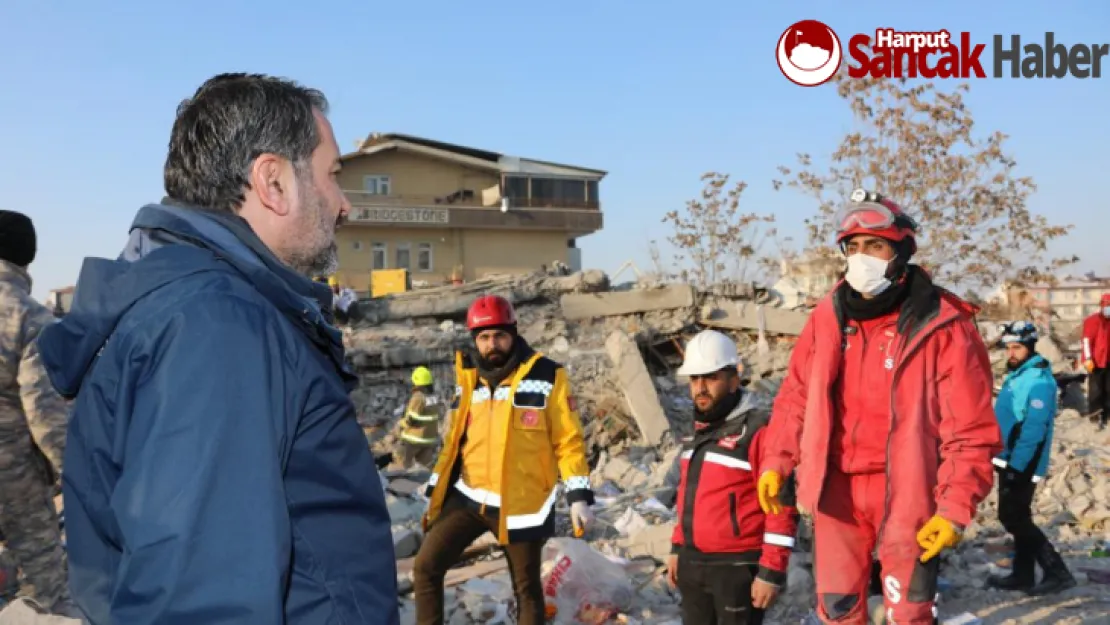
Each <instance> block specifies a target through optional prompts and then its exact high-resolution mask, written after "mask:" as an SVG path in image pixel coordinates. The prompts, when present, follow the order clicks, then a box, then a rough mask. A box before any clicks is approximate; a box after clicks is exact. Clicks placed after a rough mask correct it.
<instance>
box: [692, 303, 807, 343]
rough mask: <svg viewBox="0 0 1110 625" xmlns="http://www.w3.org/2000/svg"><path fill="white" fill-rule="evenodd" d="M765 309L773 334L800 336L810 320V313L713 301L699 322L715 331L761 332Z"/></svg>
mask: <svg viewBox="0 0 1110 625" xmlns="http://www.w3.org/2000/svg"><path fill="white" fill-rule="evenodd" d="M760 308H762V311H763V315H764V318H765V321H766V327H765V331H766V332H767V333H769V334H779V335H786V336H797V335H799V334H801V333H802V328H804V327H805V325H806V320H808V319H809V313H808V312H802V311H797V310H786V309H783V308H771V307H768V306H766V305H764V304H757V303H755V302H753V301H738V300H728V299H723V298H712V299H710V300H708V301H706V302H705V303H704V304H703V305H702V307H701V309H700V310H699V312H698V322H699V323H701V324H703V325H706V326H709V327H711V328H723V329H728V330H757V329H758V328H759V325H760V324H759V314H760Z"/></svg>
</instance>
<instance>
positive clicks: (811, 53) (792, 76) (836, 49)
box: [775, 20, 844, 87]
mask: <svg viewBox="0 0 1110 625" xmlns="http://www.w3.org/2000/svg"><path fill="white" fill-rule="evenodd" d="M775 58H776V60H777V62H778V64H779V70H781V71H782V75H783V76H786V78H787V80H789V81H790V82H792V83H794V84H795V85H800V86H802V87H816V86H817V85H823V84H825V83H827V82H828V81H829V80H831V79H832V77H833V76H835V75H836V72H837V70H839V69H840V62H841V60H842V59H843V58H844V51H843V49H842V48H841V46H840V37H837V35H836V32H834V31H833V29H831V28H829V27H828V26H826V25H825V24H824V23H823V22H818V21H817V20H802V21H800V22H797V23H795V24H791V25H790V27H789V28H787V29H786V30H784V31H783V33H782V35H781V36H779V44H778V47H777V48H776V52H775Z"/></svg>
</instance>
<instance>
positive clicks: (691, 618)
mask: <svg viewBox="0 0 1110 625" xmlns="http://www.w3.org/2000/svg"><path fill="white" fill-rule="evenodd" d="M757 571H758V567H756V566H755V565H753V564H731V563H723V562H722V563H718V562H705V561H704V560H703V561H699V560H696V559H691V558H690V557H689V556H688V555H687V554H686V553H685V552H681V553H679V555H678V590H679V592H681V593H682V625H761V624H762V623H763V610H757V609H755V608H753V607H752V580H754V579H755V574H756V572H757Z"/></svg>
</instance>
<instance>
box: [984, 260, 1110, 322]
mask: <svg viewBox="0 0 1110 625" xmlns="http://www.w3.org/2000/svg"><path fill="white" fill-rule="evenodd" d="M1004 292H1005V294H1006V304H1007V307H1008V308H1009V310H1010V314H1011V315H1012V316H1015V318H1019V316H1020V313H1022V312H1023V311H1030V312H1032V313H1033V314H1034V316H1035V317H1038V318H1040V319H1043V321H1044V322H1045V323H1046V324H1051V325H1052V327H1053V328H1054V329H1055V330H1056V332H1058V333H1060V334H1067V333H1069V332H1073V331H1075V330H1077V329H1078V328H1079V327H1080V326H1082V324H1083V320H1084V319H1086V318H1087V317H1089V316H1090V315H1093V314H1094V313H1096V312H1097V311H1098V303H1099V299H1101V298H1102V294H1103V293H1110V278H1102V277H1098V276H1095V275H1094V274H1087V275H1085V276H1081V277H1072V276H1068V277H1065V278H1062V279H1060V280H1057V281H1056V283H1055V284H1052V285H1026V286H1021V285H1008V286H1007V287H1006V288H1005V290H1004ZM1038 313H1039V314H1038Z"/></svg>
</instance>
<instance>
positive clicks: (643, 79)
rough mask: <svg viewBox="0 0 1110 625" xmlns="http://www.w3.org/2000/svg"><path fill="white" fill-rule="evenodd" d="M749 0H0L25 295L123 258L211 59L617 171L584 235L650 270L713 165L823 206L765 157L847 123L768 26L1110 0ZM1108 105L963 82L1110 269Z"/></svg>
mask: <svg viewBox="0 0 1110 625" xmlns="http://www.w3.org/2000/svg"><path fill="white" fill-rule="evenodd" d="M748 4H749V3H742V2H727V1H724V0H717V1H712V2H709V1H706V2H701V1H688V2H681V3H680V2H675V1H671V2H662V1H658V0H651V1H639V2H630V1H620V0H591V1H582V0H569V1H564V2H558V3H535V2H519V1H516V2H507V1H503V0H496V1H494V0H488V1H485V2H474V3H461V2H454V1H450V2H449V1H446V0H437V1H425V2H354V1H347V2H335V1H327V0H324V1H318V2H290V1H288V0H273V1H271V2H266V3H247V2H222V3H218V2H214V1H212V0H201V1H194V2H172V3H170V2H142V3H140V2H135V1H134V0H128V1H126V2H85V3H82V2H14V1H13V2H6V3H4V4H3V6H2V8H0V35H2V36H0V81H2V83H0V84H3V89H2V90H0V137H2V144H0V149H2V150H3V153H2V154H3V156H2V163H0V165H2V166H0V207H3V208H10V209H16V210H21V211H24V212H26V213H28V214H30V215H31V216H32V217H33V218H34V220H35V223H36V224H37V226H38V228H39V233H40V243H39V257H38V260H37V261H36V262H35V263H34V264H33V265H32V267H31V270H32V274H33V276H34V278H35V281H36V285H35V289H34V292H35V295H36V296H37V297H40V298H41V297H44V296H45V295H46V292H47V290H48V289H49V288H54V287H60V286H65V285H68V284H71V283H72V282H73V281H74V280H75V279H76V277H77V272H78V270H79V267H80V263H81V259H82V258H83V257H85V256H90V255H93V256H112V257H114V256H115V255H116V254H117V253H118V252H119V250H120V248H121V246H122V244H123V242H124V241H125V239H126V232H127V227H128V225H129V224H130V221H131V218H132V217H133V216H134V213H135V211H136V209H138V207H139V206H140V205H142V204H143V203H145V202H148V201H155V200H158V199H159V198H160V197H161V196H162V163H163V160H164V157H165V150H166V142H167V139H168V136H169V129H170V125H171V123H172V120H173V113H174V108H175V107H176V105H177V103H178V102H179V101H180V100H181V99H182V98H184V97H186V96H188V95H189V94H191V93H192V91H193V90H194V89H195V88H196V87H197V85H199V84H200V83H201V82H202V81H203V80H204V79H206V78H207V77H209V76H211V75H212V74H215V73H219V72H223V71H239V70H245V71H259V72H267V73H273V74H279V75H283V76H288V77H291V78H295V79H297V80H300V81H302V82H304V83H306V84H308V85H311V86H315V87H318V88H320V89H322V90H324V92H325V93H326V94H327V95H328V97H329V98H330V100H331V102H332V104H333V113H332V122H333V124H334V126H335V129H336V135H337V137H338V138H339V142H340V146H341V148H343V149H348V148H352V147H353V146H354V141H355V140H356V139H358V138H360V137H363V136H365V135H366V134H367V133H369V132H371V131H379V132H390V131H393V132H405V133H411V134H416V135H422V136H427V137H432V138H436V139H440V140H445V141H450V142H456V143H462V144H466V145H473V146H476V147H481V148H486V149H491V150H496V151H501V152H506V153H510V154H515V155H519V156H530V157H534V158H541V159H547V160H554V161H563V162H569V163H575V164H580V165H583V166H589V167H597V168H600V169H605V170H607V171H609V172H610V175H609V177H608V178H607V179H606V180H605V181H604V182H603V183H602V187H601V199H602V202H603V208H604V210H605V214H606V225H605V230H604V231H602V232H600V233H598V234H595V235H592V236H590V237H587V238H585V239H583V240H582V241H581V245H582V247H583V248H584V262H585V264H586V265H588V266H593V267H599V268H602V269H606V270H609V271H612V270H614V269H616V268H617V267H618V266H619V265H621V264H622V263H623V262H624V261H626V260H629V259H633V260H635V261H636V262H637V263H638V264H639V265H640V266H641V268H644V269H647V268H648V266H649V264H650V263H649V261H648V258H647V254H646V251H645V245H644V244H643V242H644V241H646V240H648V239H652V238H659V239H661V238H663V237H665V236H666V233H667V231H666V227H665V226H663V225H662V224H660V223H659V220H660V218H661V216H662V215H663V213H665V212H666V211H668V210H670V209H674V208H678V207H681V206H682V205H683V203H684V201H685V200H686V199H688V198H690V197H693V196H694V195H696V194H697V193H698V192H699V190H700V183H699V180H698V178H699V176H700V175H701V174H702V173H703V172H705V171H706V170H719V171H724V172H728V173H731V174H733V175H734V176H735V177H737V178H743V179H745V180H747V181H748V182H749V183H750V184H751V185H752V188H751V189H750V190H749V192H748V193H747V194H746V196H745V197H746V200H747V202H748V206H749V207H750V208H752V209H755V210H760V211H773V212H775V213H776V214H777V216H778V219H779V221H780V223H781V225H782V227H783V229H784V230H787V231H789V230H791V229H792V228H793V229H794V231H795V232H796V233H800V226H798V225H797V224H800V222H801V220H802V218H804V217H805V216H807V215H809V214H811V212H812V210H813V207H812V205H810V204H808V203H807V202H806V201H805V200H804V199H803V198H800V197H792V196H784V195H783V194H776V193H774V192H773V191H771V190H770V183H769V181H770V179H771V178H772V177H773V176H774V173H775V167H776V166H777V165H779V164H788V163H790V162H791V161H792V160H793V155H794V154H795V153H796V152H798V151H808V152H811V153H813V154H815V155H820V154H827V153H828V152H830V151H831V150H832V149H833V148H834V146H835V144H836V142H837V140H838V139H839V138H840V136H842V134H843V133H844V131H845V130H847V129H848V128H849V124H850V118H849V116H848V113H847V111H846V109H845V107H844V105H842V104H841V103H840V102H839V101H838V100H837V99H836V98H835V94H834V93H833V91H832V90H831V89H829V88H816V89H805V88H801V87H797V86H795V85H793V84H791V83H789V82H788V81H787V80H785V79H784V78H783V77H782V75H781V74H780V73H779V70H778V68H777V66H776V65H775V61H774V49H775V43H776V40H777V38H778V35H779V34H780V33H781V32H782V30H783V29H784V28H785V27H786V26H788V25H789V24H791V23H793V22H794V21H797V20H799V19H819V20H822V21H825V22H826V23H828V24H829V25H831V26H832V27H833V28H834V29H835V30H837V31H838V32H839V33H840V34H841V36H842V38H846V37H847V36H850V35H851V34H852V33H856V32H870V31H873V29H874V28H876V27H880V26H888V27H892V28H897V29H901V30H918V31H924V30H933V29H939V28H947V29H949V30H951V31H961V30H968V31H970V32H972V33H973V35H974V36H975V38H976V39H977V40H979V41H981V42H989V41H990V36H991V35H993V34H995V33H1003V34H1011V33H1018V34H1020V35H1022V37H1023V38H1033V39H1038V40H1039V39H1042V38H1043V33H1044V31H1045V30H1049V29H1051V30H1054V31H1055V32H1056V33H1057V37H1058V39H1061V40H1063V41H1065V42H1068V43H1075V42H1086V43H1106V42H1108V41H1110V3H1100V2H1087V3H1082V6H1080V3H1061V2H1056V3H1041V2H1031V1H1026V2H1022V3H1005V4H1003V3H998V2H995V3H987V2H982V3H975V2H968V1H966V0H963V1H961V2H949V1H945V2H929V3H916V4H910V3H891V2H889V1H883V2H876V1H866V2H853V3H851V8H850V9H848V8H844V7H845V5H846V4H847V3H843V4H841V5H840V6H838V7H836V8H835V9H834V8H832V6H831V5H832V3H828V2H820V3H819V2H794V3H783V4H781V5H774V4H770V3H768V4H767V5H756V6H759V7H760V8H744V6H745V5H748ZM1019 4H1020V8H1018V5H1019ZM988 55H989V51H988ZM1104 71H1106V72H1107V73H1110V65H1108V66H1106V67H1104ZM1108 102H1110V76H1107V77H1104V78H1102V79H1100V80H1076V79H1064V80H1040V81H1035V80H980V81H976V82H975V83H974V85H973V91H972V95H971V98H970V104H971V106H972V107H973V110H974V111H975V113H976V118H977V120H978V123H979V124H981V125H982V126H983V127H984V128H985V129H996V128H997V129H1001V130H1004V131H1006V132H1008V133H1010V134H1011V135H1012V136H1013V138H1012V140H1011V148H1012V151H1013V152H1014V153H1015V155H1016V157H1017V158H1018V160H1019V163H1020V166H1021V172H1022V173H1023V174H1028V175H1032V176H1034V177H1035V178H1036V180H1037V182H1038V183H1039V185H1040V191H1039V192H1038V194H1037V195H1036V197H1035V198H1034V200H1033V202H1032V207H1033V208H1034V209H1035V210H1036V211H1039V212H1044V213H1048V214H1053V215H1056V216H1058V219H1060V220H1063V221H1065V222H1070V223H1073V224H1075V225H1076V226H1077V228H1076V230H1077V231H1076V233H1075V234H1074V235H1072V236H1071V237H1070V239H1069V241H1068V242H1067V243H1066V244H1064V245H1061V246H1058V251H1071V252H1074V253H1077V254H1079V255H1081V256H1083V257H1084V263H1083V265H1082V267H1083V268H1085V269H1096V270H1099V271H1110V258H1108V257H1107V254H1106V252H1105V250H1106V248H1107V236H1108V234H1110V217H1108V207H1110V202H1108V201H1107V197H1108V195H1110V189H1108V186H1110V185H1108V181H1110V156H1107V150H1106V143H1107V140H1108V139H1110V117H1108V116H1107V114H1106V110H1107V103H1108Z"/></svg>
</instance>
